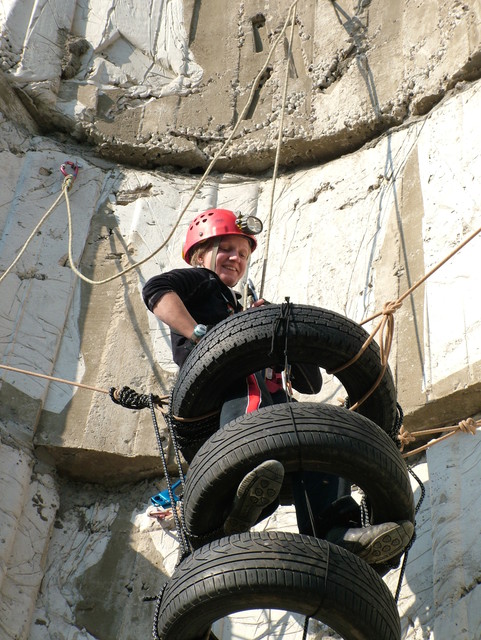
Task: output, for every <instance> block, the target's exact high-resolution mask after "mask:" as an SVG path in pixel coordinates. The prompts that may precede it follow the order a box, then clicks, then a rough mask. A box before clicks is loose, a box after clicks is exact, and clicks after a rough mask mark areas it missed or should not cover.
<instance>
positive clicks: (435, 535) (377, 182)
mask: <svg viewBox="0 0 481 640" xmlns="http://www.w3.org/2000/svg"><path fill="white" fill-rule="evenodd" d="M291 6H293V5H292V3H290V2H285V1H284V0H283V1H281V2H279V3H277V5H276V10H275V11H273V9H272V7H271V6H270V5H269V3H266V2H262V1H261V2H254V0H247V1H245V2H243V3H238V4H237V3H235V4H233V5H229V7H227V6H226V5H225V3H221V2H217V0H216V1H215V2H214V1H212V2H210V3H201V2H198V1H196V2H193V1H190V0H185V1H184V2H181V1H180V0H170V1H169V0H164V2H160V3H157V4H153V5H152V6H151V8H150V9H149V13H148V15H146V14H147V10H146V9H145V4H144V3H141V2H139V1H138V0H129V1H126V2H122V3H119V2H117V3H113V2H104V1H102V0H94V1H91V2H89V3H88V2H86V1H83V0H79V1H77V2H74V1H73V0H71V1H70V2H67V3H65V2H63V3H61V4H60V3H58V2H57V1H56V0H54V1H52V0H50V2H45V1H44V0H37V1H35V0H29V2H27V3H25V2H19V1H18V0H10V1H9V2H4V3H3V5H2V7H1V8H0V65H1V68H2V69H3V72H2V73H0V155H1V162H0V234H1V235H0V278H1V277H2V273H4V272H5V270H7V268H8V267H9V265H11V264H12V262H13V260H14V259H15V257H16V256H18V254H19V252H20V251H21V249H22V247H24V246H25V243H26V241H27V239H28V238H29V236H30V234H31V233H32V231H33V230H34V229H35V227H36V225H37V224H38V223H39V221H40V220H41V218H42V216H43V215H44V214H45V213H46V212H47V211H48V210H49V208H50V207H52V205H53V204H54V203H55V202H56V200H57V198H59V197H60V201H59V202H58V204H57V206H56V207H55V208H54V209H53V210H52V212H51V215H49V216H48V218H47V219H46V220H45V221H44V223H43V224H42V225H41V227H40V228H39V229H38V230H37V232H36V233H35V234H34V235H33V237H32V239H31V241H30V243H29V244H28V246H27V247H26V249H25V252H24V253H23V255H22V256H21V258H20V260H19V261H18V262H17V263H16V264H15V266H14V268H13V269H12V270H11V271H10V272H9V273H8V274H7V275H6V276H5V277H3V279H2V280H1V281H0V287H1V288H2V293H3V295H2V298H1V299H2V303H1V314H0V331H1V336H2V340H1V341H0V355H1V358H0V364H3V365H7V366H10V367H15V368H20V369H26V370H29V371H36V372H39V373H42V374H47V375H52V376H55V377H57V378H62V379H63V378H64V379H67V380H72V381H74V382H78V383H81V384H85V385H89V386H91V387H94V388H96V389H99V391H91V390H87V389H84V388H78V387H74V386H71V385H65V384H61V383H57V382H49V381H47V380H45V379H42V378H34V377H30V376H27V375H24V374H22V373H17V372H12V371H6V370H3V371H1V374H2V382H1V388H0V458H1V460H2V464H1V465H0V483H1V484H2V487H3V491H2V497H1V498H0V511H1V512H2V514H3V516H2V524H1V525H0V526H1V531H2V535H1V536H0V539H1V540H0V594H1V595H0V608H1V611H2V615H0V637H2V638H3V637H5V638H6V639H9V638H25V639H28V640H47V638H52V637H55V638H59V639H63V638H71V637H76V638H78V639H81V640H84V639H90V638H94V637H95V638H99V639H102V640H111V639H112V640H113V639H114V638H115V639H123V640H127V639H129V638H132V637H140V636H142V635H146V634H149V633H150V628H151V617H152V612H153V604H152V602H151V601H150V600H149V599H148V597H150V596H153V595H155V594H156V593H157V592H158V590H159V589H160V586H161V584H162V582H163V580H164V577H163V576H164V574H165V573H169V572H170V571H171V570H172V568H173V565H174V564H175V554H176V545H175V540H174V537H173V534H172V532H170V531H168V530H166V529H163V528H162V527H161V526H160V524H159V523H157V522H156V521H155V520H153V519H152V518H149V517H148V516H147V515H146V508H147V505H148V501H149V497H150V496H151V495H152V494H154V493H156V492H157V491H158V490H159V488H161V487H162V486H164V484H163V483H164V480H163V479H162V467H161V463H160V457H159V454H158V450H157V443H156V439H155V435H154V431H153V428H152V424H151V419H150V415H149V412H148V411H128V410H126V409H124V408H122V407H119V406H117V405H115V404H113V403H112V402H111V400H110V398H109V397H108V395H107V394H106V393H104V392H105V391H108V389H109V388H110V387H111V386H116V387H121V386H123V385H128V386H131V387H133V388H134V389H136V390H138V391H142V392H150V391H152V392H154V393H159V394H163V393H168V390H169V389H170V387H171V385H172V382H173V380H174V377H175V372H176V369H175V367H174V366H173V365H172V364H171V363H170V357H169V352H170V351H169V344H168V334H167V332H166V330H165V328H164V327H162V326H160V325H159V324H158V323H157V322H156V321H155V319H154V318H153V316H152V315H151V314H148V313H147V311H146V309H145V308H144V306H143V303H142V301H141V299H140V289H141V287H142V284H143V283H144V282H145V280H146V279H147V278H149V277H150V276H151V275H153V274H155V273H158V272H159V271H161V270H165V269H168V268H171V267H174V266H182V260H181V256H180V246H181V241H182V238H183V236H184V234H185V230H186V226H187V223H188V221H189V220H190V219H191V218H192V217H193V215H194V214H195V213H196V212H198V211H201V210H204V209H206V208H208V207H210V206H216V205H220V206H225V207H227V208H232V209H234V210H242V211H243V212H246V213H255V214H256V215H258V216H259V217H260V218H262V219H263V220H264V222H267V220H268V217H269V212H270V202H271V197H272V198H273V202H274V206H273V226H272V231H271V235H270V237H269V246H270V250H269V253H268V254H267V255H266V254H263V249H262V245H263V246H265V245H266V242H267V235H266V234H264V236H263V237H262V238H261V243H260V245H261V248H260V249H259V251H258V252H257V253H256V254H254V257H253V261H252V264H251V271H250V275H251V277H252V279H253V280H254V281H255V282H256V283H257V284H258V285H259V284H260V282H261V274H262V270H263V267H264V265H266V271H265V275H266V277H265V287H264V295H265V297H266V298H268V299H270V300H273V301H283V300H284V298H285V297H286V296H289V297H290V298H291V300H292V301H293V302H298V303H308V304H313V305H316V306H321V307H325V308H328V309H333V310H335V311H338V312H340V313H343V314H345V315H346V316H348V317H349V318H351V319H353V320H355V321H357V322H362V321H363V320H364V319H365V318H367V317H369V316H370V315H371V314H372V313H374V312H376V311H378V310H380V309H381V308H382V305H383V304H384V302H385V301H387V300H393V299H396V298H397V297H399V296H400V295H401V294H403V293H404V292H405V291H406V290H407V289H408V288H409V287H410V286H411V285H412V284H413V283H415V282H416V281H417V280H418V279H419V278H421V277H422V276H423V275H424V274H426V273H427V272H428V271H429V270H430V269H431V268H432V267H433V266H434V265H436V264H437V263H438V262H439V261H440V260H442V259H443V258H444V257H445V256H446V255H447V254H448V252H449V251H451V250H452V249H454V248H455V247H456V246H458V245H459V243H460V242H461V241H462V240H463V239H464V238H466V237H468V236H469V234H470V233H472V232H474V231H475V230H476V229H477V228H478V227H480V226H481V222H480V221H481V218H480V216H479V210H478V205H477V203H478V202H479V199H480V195H481V194H480V193H479V192H480V187H479V181H478V176H479V174H480V169H481V166H480V164H481V160H480V157H481V156H480V154H479V151H478V148H479V145H480V143H481V139H480V134H479V124H478V121H479V115H478V114H479V113H480V109H481V92H480V87H481V85H480V80H478V79H479V78H480V76H481V57H480V50H481V34H480V25H481V19H480V12H481V6H480V3H479V2H477V1H476V2H472V3H469V5H468V4H467V3H461V2H457V1H454V0H452V1H446V2H422V3H421V2H409V1H408V0H404V1H401V0H399V1H396V2H391V3H387V4H386V3H380V2H377V1H375V0H372V1H371V2H369V1H368V2H366V1H363V2H347V1H346V2H331V1H327V0H326V1H325V2H317V3H312V2H306V1H304V2H303V1H301V0H299V2H298V3H297V4H296V5H295V8H296V15H295V24H294V29H293V40H292V54H291V56H290V58H289V60H288V59H287V51H288V42H289V38H290V33H291V27H290V24H289V25H287V28H286V30H285V33H284V34H283V35H282V37H281V38H280V40H279V43H278V45H277V46H276V48H275V49H273V51H272V54H271V58H270V60H269V61H268V56H269V54H270V53H271V48H272V46H273V44H274V42H275V40H276V37H277V36H279V35H280V34H282V29H283V27H284V26H285V21H286V18H287V15H288V10H289V8H290V7H291ZM266 63H268V64H267V69H266V72H265V73H264V75H263V77H262V79H261V80H260V84H259V87H258V88H257V89H256V90H255V91H254V92H253V94H252V97H253V100H252V104H251V105H250V107H249V108H248V110H247V112H246V113H245V118H244V120H243V121H242V122H241V123H240V125H239V127H238V128H236V129H235V133H234V136H233V139H232V141H231V142H230V143H229V144H228V145H227V146H226V148H225V150H224V151H223V153H222V155H221V157H220V158H219V159H218V161H217V162H216V164H215V167H214V171H213V172H212V173H211V175H210V176H208V177H207V178H206V179H205V181H202V183H201V184H200V180H201V176H202V174H203V172H204V170H205V169H206V167H207V166H208V165H209V162H210V161H211V160H212V158H213V157H214V155H215V154H216V153H217V152H219V151H220V149H221V147H222V145H223V143H225V141H226V140H227V139H228V136H229V135H230V134H231V133H232V132H233V131H234V126H235V123H236V121H237V118H238V117H239V114H240V113H241V112H242V110H243V109H244V107H245V106H246V103H247V99H248V96H249V92H250V90H251V88H252V84H253V81H254V79H255V77H256V76H257V75H258V74H259V72H260V70H261V69H262V68H263V66H264V65H265V64H266ZM286 73H287V79H288V85H287V98H286V105H285V116H284V125H283V132H282V145H281V151H280V159H279V165H280V174H279V176H278V178H277V180H275V181H274V179H273V174H272V166H273V162H274V160H275V157H276V149H277V140H278V132H279V124H280V121H281V115H282V110H281V107H282V103H283V99H282V96H283V87H284V82H285V78H286ZM66 161H72V162H74V161H75V162H77V161H78V162H79V163H80V164H81V167H80V170H79V173H78V177H77V179H76V180H75V182H74V183H73V186H72V189H71V190H70V191H69V193H68V196H69V197H68V203H69V207H70V210H71V213H72V255H73V261H74V262H75V264H76V265H78V266H79V268H80V270H81V272H82V273H83V274H84V275H85V276H86V277H87V278H88V279H90V280H92V281H102V280H105V279H108V278H110V277H111V276H115V275H116V274H119V273H120V272H121V271H122V270H123V269H125V268H127V267H129V266H131V265H134V264H135V263H136V262H138V261H140V260H142V259H144V258H147V257H148V256H149V255H151V254H152V253H154V252H156V253H155V255H154V256H153V257H152V258H150V259H149V260H148V261H147V262H145V264H143V265H141V266H140V267H137V268H134V269H132V270H131V271H129V272H128V273H127V274H125V275H122V276H120V277H118V278H116V279H113V280H111V281H109V282H106V283H104V284H91V283H90V282H86V281H84V280H82V279H81V278H79V277H78V275H76V273H75V272H74V270H72V269H71V268H70V267H71V265H70V263H69V258H68V254H69V249H68V236H69V232H68V229H69V223H68V215H67V214H68V207H67V202H66V200H65V198H62V197H61V196H62V184H63V178H64V176H63V175H62V173H61V171H60V166H61V165H62V164H63V163H65V162H66ZM67 169H69V165H67ZM196 189H197V190H198V191H197V192H196V191H195V190H196ZM273 190H274V193H273V196H272V192H273ZM186 205H188V207H187V211H186V212H185V214H184V215H183V217H182V219H181V220H180V224H179V226H178V228H177V229H176V231H175V232H174V234H173V236H172V238H171V239H170V240H169V242H168V243H167V245H166V246H165V247H164V248H163V249H162V250H161V251H159V252H157V249H158V248H159V247H160V246H161V245H162V244H163V243H164V240H165V238H166V237H167V236H168V234H169V233H170V231H171V230H172V229H173V228H174V225H175V224H176V222H177V221H178V219H179V216H180V215H181V214H182V213H183V212H184V210H185V208H186ZM480 242H481V240H480V238H479V237H476V238H475V239H473V240H472V241H471V242H470V243H469V244H468V245H467V246H466V247H464V248H463V249H462V250H461V251H460V252H459V253H458V254H456V256H455V257H453V258H452V259H451V260H449V261H448V262H447V263H446V264H445V265H444V266H443V267H442V268H441V269H440V270H439V271H437V272H436V274H435V275H433V276H431V277H430V278H429V279H428V280H427V281H426V282H425V283H424V284H423V285H422V286H421V287H419V288H418V289H416V291H415V292H414V293H413V295H411V296H409V297H408V298H407V299H406V300H405V302H404V305H403V307H402V308H401V309H400V310H399V311H398V312H397V313H396V316H395V322H396V324H395V327H396V329H395V338H394V343H393V350H392V353H391V356H390V366H391V369H392V371H393V374H394V377H395V380H396V385H397V390H398V399H399V402H400V404H401V405H402V407H403V410H404V412H405V426H406V428H408V429H409V430H411V431H412V430H423V429H425V428H427V427H432V426H439V425H450V424H456V423H457V422H458V421H459V420H461V419H464V418H466V417H469V416H475V417H476V416H477V415H478V414H479V412H480V411H481V403H480V401H479V387H480V367H481V325H480V321H479V317H480V315H481V314H480V311H481V309H480V302H479V294H478V292H479V275H478V269H477V268H476V263H477V256H478V254H479V250H480ZM367 328H369V325H368V326H367ZM325 382H326V384H325V389H324V391H323V392H322V394H321V395H320V397H319V399H321V400H326V401H330V402H336V399H337V397H338V396H339V395H340V394H341V393H342V389H340V388H339V386H338V384H337V382H336V379H331V377H330V376H328V375H327V374H326V375H325ZM162 437H163V439H164V442H165V444H166V449H168V444H167V438H166V434H165V432H163V433H162ZM478 445H479V431H478V434H477V435H476V436H475V437H474V439H473V438H472V437H471V436H465V435H460V434H458V435H456V436H454V437H453V438H450V439H449V440H447V441H446V442H445V443H442V444H436V445H435V446H434V447H433V448H432V449H431V450H430V451H429V453H428V455H427V456H426V458H422V457H421V458H420V457H418V458H415V463H416V466H415V469H416V472H417V473H418V475H419V476H420V477H421V478H422V480H423V481H424V482H425V484H426V488H427V495H426V498H425V500H424V502H423V506H422V508H421V510H420V512H419V514H418V521H417V540H416V543H415V545H414V546H413V549H412V550H411V552H410V556H409V562H408V566H407V570H406V576H405V579H404V582H403V589H402V592H401V597H400V613H401V615H402V625H403V638H406V639H408V638H409V639H416V640H417V639H418V638H421V637H422V638H436V640H439V639H441V640H444V639H445V638H446V640H447V639H448V638H449V639H451V638H453V637H456V638H457V639H458V638H460V639H461V640H464V639H465V640H473V639H475V638H478V637H480V635H481V630H480V627H481V617H480V616H479V614H478V612H479V610H480V608H479V607H476V603H477V600H479V598H480V597H481V596H480V594H481V592H480V591H479V586H477V585H478V584H479V578H480V577H479V570H478V566H477V563H476V561H475V558H476V557H478V556H479V551H480V550H479V549H478V547H479V542H478V541H477V536H476V532H477V530H478V528H479V527H478V524H479V522H478V518H477V513H478V512H479V508H476V507H477V504H476V503H477V501H478V497H477V492H476V474H475V471H473V470H475V469H476V462H477V461H478V460H479V457H480V455H481V451H480V448H479V446H478ZM169 460H170V458H169ZM414 488H415V490H416V495H419V494H420V489H419V487H418V485H417V483H414ZM446 510H448V511H446ZM267 526H276V523H270V524H269V523H268V525H267ZM471 532H472V533H471ZM460 567H462V570H461V568H460ZM397 577H398V576H397V572H392V573H391V574H389V575H388V576H387V578H386V580H387V581H388V584H389V585H390V586H392V588H393V591H394V590H395V585H396V580H397ZM19 611H21V614H19V613H18V612H19ZM246 633H247V632H246ZM2 634H3V635H2ZM246 637H250V636H249V635H246ZM293 637H294V636H293ZM316 637H318V636H316Z"/></svg>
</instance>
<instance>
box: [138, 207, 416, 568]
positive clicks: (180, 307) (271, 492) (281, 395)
mask: <svg viewBox="0 0 481 640" xmlns="http://www.w3.org/2000/svg"><path fill="white" fill-rule="evenodd" d="M261 230H262V224H261V223H260V221H259V220H257V218H252V217H250V218H247V219H246V220H243V218H242V217H241V216H239V217H237V216H236V215H235V214H234V213H233V212H232V211H229V210H227V209H209V210H208V211H205V212H203V213H201V214H199V215H198V216H197V217H196V218H194V220H193V221H192V223H191V224H190V226H189V229H188V231H187V235H186V239H185V243H184V247H183V258H184V260H185V261H186V262H187V263H188V264H189V265H191V266H192V267H195V268H194V269H192V268H188V269H174V270H172V271H169V272H167V273H164V274H162V275H159V276H154V277H153V278H151V279H150V280H149V281H148V282H147V283H146V285H145V287H144V289H143V298H144V301H145V304H146V305H147V307H148V308H149V309H150V311H152V312H153V313H154V314H155V316H156V317H157V318H158V319H159V320H161V321H162V322H164V323H165V324H167V325H168V326H169V327H170V329H171V339H172V354H173V359H174V361H175V362H176V363H177V364H178V365H179V367H181V366H182V364H183V363H184V361H185V359H186V357H187V355H188V354H189V352H190V351H191V350H192V348H193V347H194V346H195V344H197V342H199V340H201V339H202V337H203V336H204V335H205V334H206V332H207V330H208V327H211V326H213V325H216V324H217V323H218V322H220V321H222V320H224V319H225V318H227V317H229V315H231V314H233V313H237V312H239V311H241V310H242V306H241V304H240V302H239V298H240V295H239V294H238V293H235V292H234V291H233V290H232V287H235V286H236V285H237V284H238V282H239V281H240V280H241V279H242V277H243V276H244V274H245V272H246V269H247V265H248V261H249V257H250V255H251V252H252V251H254V250H255V249H256V247H257V241H256V239H255V235H256V233H259V232H260V231H261ZM262 304H264V300H258V301H257V302H254V303H253V306H256V307H257V306H260V305H262ZM315 370H316V371H317V375H319V376H320V374H319V369H318V367H316V368H315ZM264 373H265V372H264ZM321 384H322V379H321V378H320V379H319V380H316V381H314V384H313V385H310V386H311V387H312V386H314V387H315V388H316V389H317V391H319V390H320V387H321ZM267 385H268V386H267ZM317 391H316V392H317ZM286 401H288V398H287V396H286V393H285V391H284V390H283V388H282V385H281V384H280V380H279V379H278V377H276V376H275V375H274V377H273V378H272V379H271V380H269V381H267V382H266V380H265V379H264V374H261V373H260V372H258V373H255V374H252V375H250V376H248V378H247V379H246V380H241V381H238V382H236V383H235V384H234V385H233V387H232V389H231V391H230V392H229V393H228V394H227V396H226V398H225V399H224V403H223V406H222V409H221V415H220V426H221V427H222V426H223V425H225V424H227V423H228V422H230V421H231V420H233V419H234V418H237V417H239V416H240V415H243V414H244V413H247V412H251V411H256V410H257V409H259V408H260V407H262V406H265V405H269V404H273V403H279V402H286ZM283 478H284V469H283V466H282V464H281V463H280V462H279V461H277V460H266V461H265V462H263V463H262V464H261V465H259V466H258V467H256V468H255V469H253V470H252V471H251V472H250V473H249V474H247V475H246V477H245V478H244V479H243V480H242V482H241V483H240V485H239V487H238V489H237V493H236V498H235V500H234V503H233V505H232V509H231V511H230V513H229V514H228V515H227V518H226V521H225V524H224V531H225V533H227V534H231V533H235V532H241V531H246V530H248V529H249V528H250V527H251V526H252V525H254V524H255V523H256V522H257V521H258V520H260V519H262V518H263V517H266V516H267V515H269V513H271V512H272V510H273V508H274V509H275V506H276V502H277V498H278V495H279V491H280V489H281V486H282V482H283ZM291 480H292V487H293V494H294V501H295V504H296V513H297V521H298V528H299V531H300V533H306V534H308V535H314V534H315V533H318V532H322V535H323V537H326V539H329V540H330V541H332V542H334V543H336V544H339V545H340V546H344V547H346V548H348V549H350V550H351V551H353V552H354V553H357V554H358V555H360V556H361V557H363V558H364V559H365V560H366V561H368V562H369V561H372V562H376V563H379V562H384V561H386V560H387V559H389V558H392V557H394V556H395V555H397V554H398V553H399V552H400V551H401V550H402V549H403V548H404V547H405V546H406V544H407V543H408V542H409V540H410V539H411V536H412V533H413V529H412V524H411V523H410V522H405V523H404V522H403V523H399V524H397V523H392V522H391V523H383V524H380V525H374V526H372V527H360V526H359V520H358V518H359V508H358V506H357V504H356V503H355V501H354V500H353V499H352V498H351V497H350V485H349V483H348V482H346V481H345V480H343V479H342V478H338V477H336V476H331V475H327V474H320V473H319V474H318V473H305V472H303V473H298V474H293V476H292V478H291ZM312 514H314V520H315V521H316V525H315V526H314V524H313V522H312V520H313V516H312ZM350 524H354V525H355V526H354V527H352V526H350ZM356 525H357V526H356ZM314 529H315V531H314ZM381 550H382V552H381Z"/></svg>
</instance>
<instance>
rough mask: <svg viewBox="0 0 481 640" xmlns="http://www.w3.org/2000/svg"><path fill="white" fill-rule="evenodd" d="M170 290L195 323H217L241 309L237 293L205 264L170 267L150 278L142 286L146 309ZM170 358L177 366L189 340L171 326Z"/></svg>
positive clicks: (184, 357)
mask: <svg viewBox="0 0 481 640" xmlns="http://www.w3.org/2000/svg"><path fill="white" fill-rule="evenodd" d="M171 291H173V292H174V293H176V294H177V295H178V296H179V298H180V299H181V300H182V302H183V303H184V305H185V307H186V309H187V311H188V312H189V313H190V315H191V316H192V317H193V318H194V320H195V321H196V322H197V323H198V324H205V325H216V324H217V323H218V322H220V321H221V320H224V319H225V318H227V317H229V316H230V315H232V314H233V313H237V312H238V311H241V310H242V306H241V305H240V303H239V297H240V296H239V294H236V293H234V292H233V291H232V290H231V289H230V288H229V287H228V286H227V285H225V284H224V283H223V282H222V280H221V279H220V278H219V276H218V275H217V274H216V273H214V272H213V271H210V269H206V268H204V267H196V268H190V269H189V268H187V269H173V270H172V271H167V272H166V273H162V274H160V275H158V276H154V277H153V278H150V280H148V281H147V282H146V284H145V286H144V288H143V289H142V297H143V299H144V302H145V304H146V305H147V308H148V309H150V311H153V308H154V307H155V305H156V304H157V302H158V301H159V300H160V298H162V296H163V295H165V294H166V293H169V292H171ZM170 335H171V340H172V357H173V359H174V362H175V363H176V364H178V365H179V367H180V366H182V364H183V363H184V360H185V359H186V358H187V356H188V354H189V349H187V348H186V346H188V344H189V339H188V338H186V337H185V336H182V335H180V334H179V333H176V332H175V331H173V330H172V329H171V331H170Z"/></svg>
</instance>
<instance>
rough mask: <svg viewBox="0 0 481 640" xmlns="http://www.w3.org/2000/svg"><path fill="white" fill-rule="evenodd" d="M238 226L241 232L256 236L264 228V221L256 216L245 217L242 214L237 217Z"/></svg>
mask: <svg viewBox="0 0 481 640" xmlns="http://www.w3.org/2000/svg"><path fill="white" fill-rule="evenodd" d="M236 225H237V226H238V227H239V229H240V230H241V231H245V232H246V233H248V234H249V235H251V236H256V235H257V234H258V233H260V232H261V231H262V228H263V225H262V221H261V220H259V218H256V217H255V216H246V217H244V216H243V215H242V214H240V215H239V216H238V217H237V219H236Z"/></svg>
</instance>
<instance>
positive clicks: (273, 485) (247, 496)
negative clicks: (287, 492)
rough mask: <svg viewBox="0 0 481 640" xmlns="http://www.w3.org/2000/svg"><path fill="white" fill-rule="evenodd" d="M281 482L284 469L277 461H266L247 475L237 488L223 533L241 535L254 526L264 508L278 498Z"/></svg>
mask: <svg viewBox="0 0 481 640" xmlns="http://www.w3.org/2000/svg"><path fill="white" fill-rule="evenodd" d="M283 480H284V467H283V466H282V464H281V463H280V462H278V461H277V460H266V461H265V462H263V463H262V464H260V465H258V466H257V467H256V468H255V469H253V470H252V471H251V472H250V473H248V474H247V475H246V476H245V477H244V479H243V480H242V482H241V483H240V484H239V487H238V488H237V492H236V496H235V498H234V502H233V504H232V509H231V512H230V513H229V515H228V516H227V518H226V521H225V523H224V532H225V533H226V534H227V535H231V534H233V533H242V532H243V531H248V530H249V529H250V528H251V527H252V526H253V525H255V524H256V522H257V520H258V519H259V516H260V515H261V513H262V511H263V510H264V509H265V507H267V506H268V505H270V504H271V503H272V502H274V500H276V499H277V498H278V496H279V492H280V490H281V487H282V482H283Z"/></svg>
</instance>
